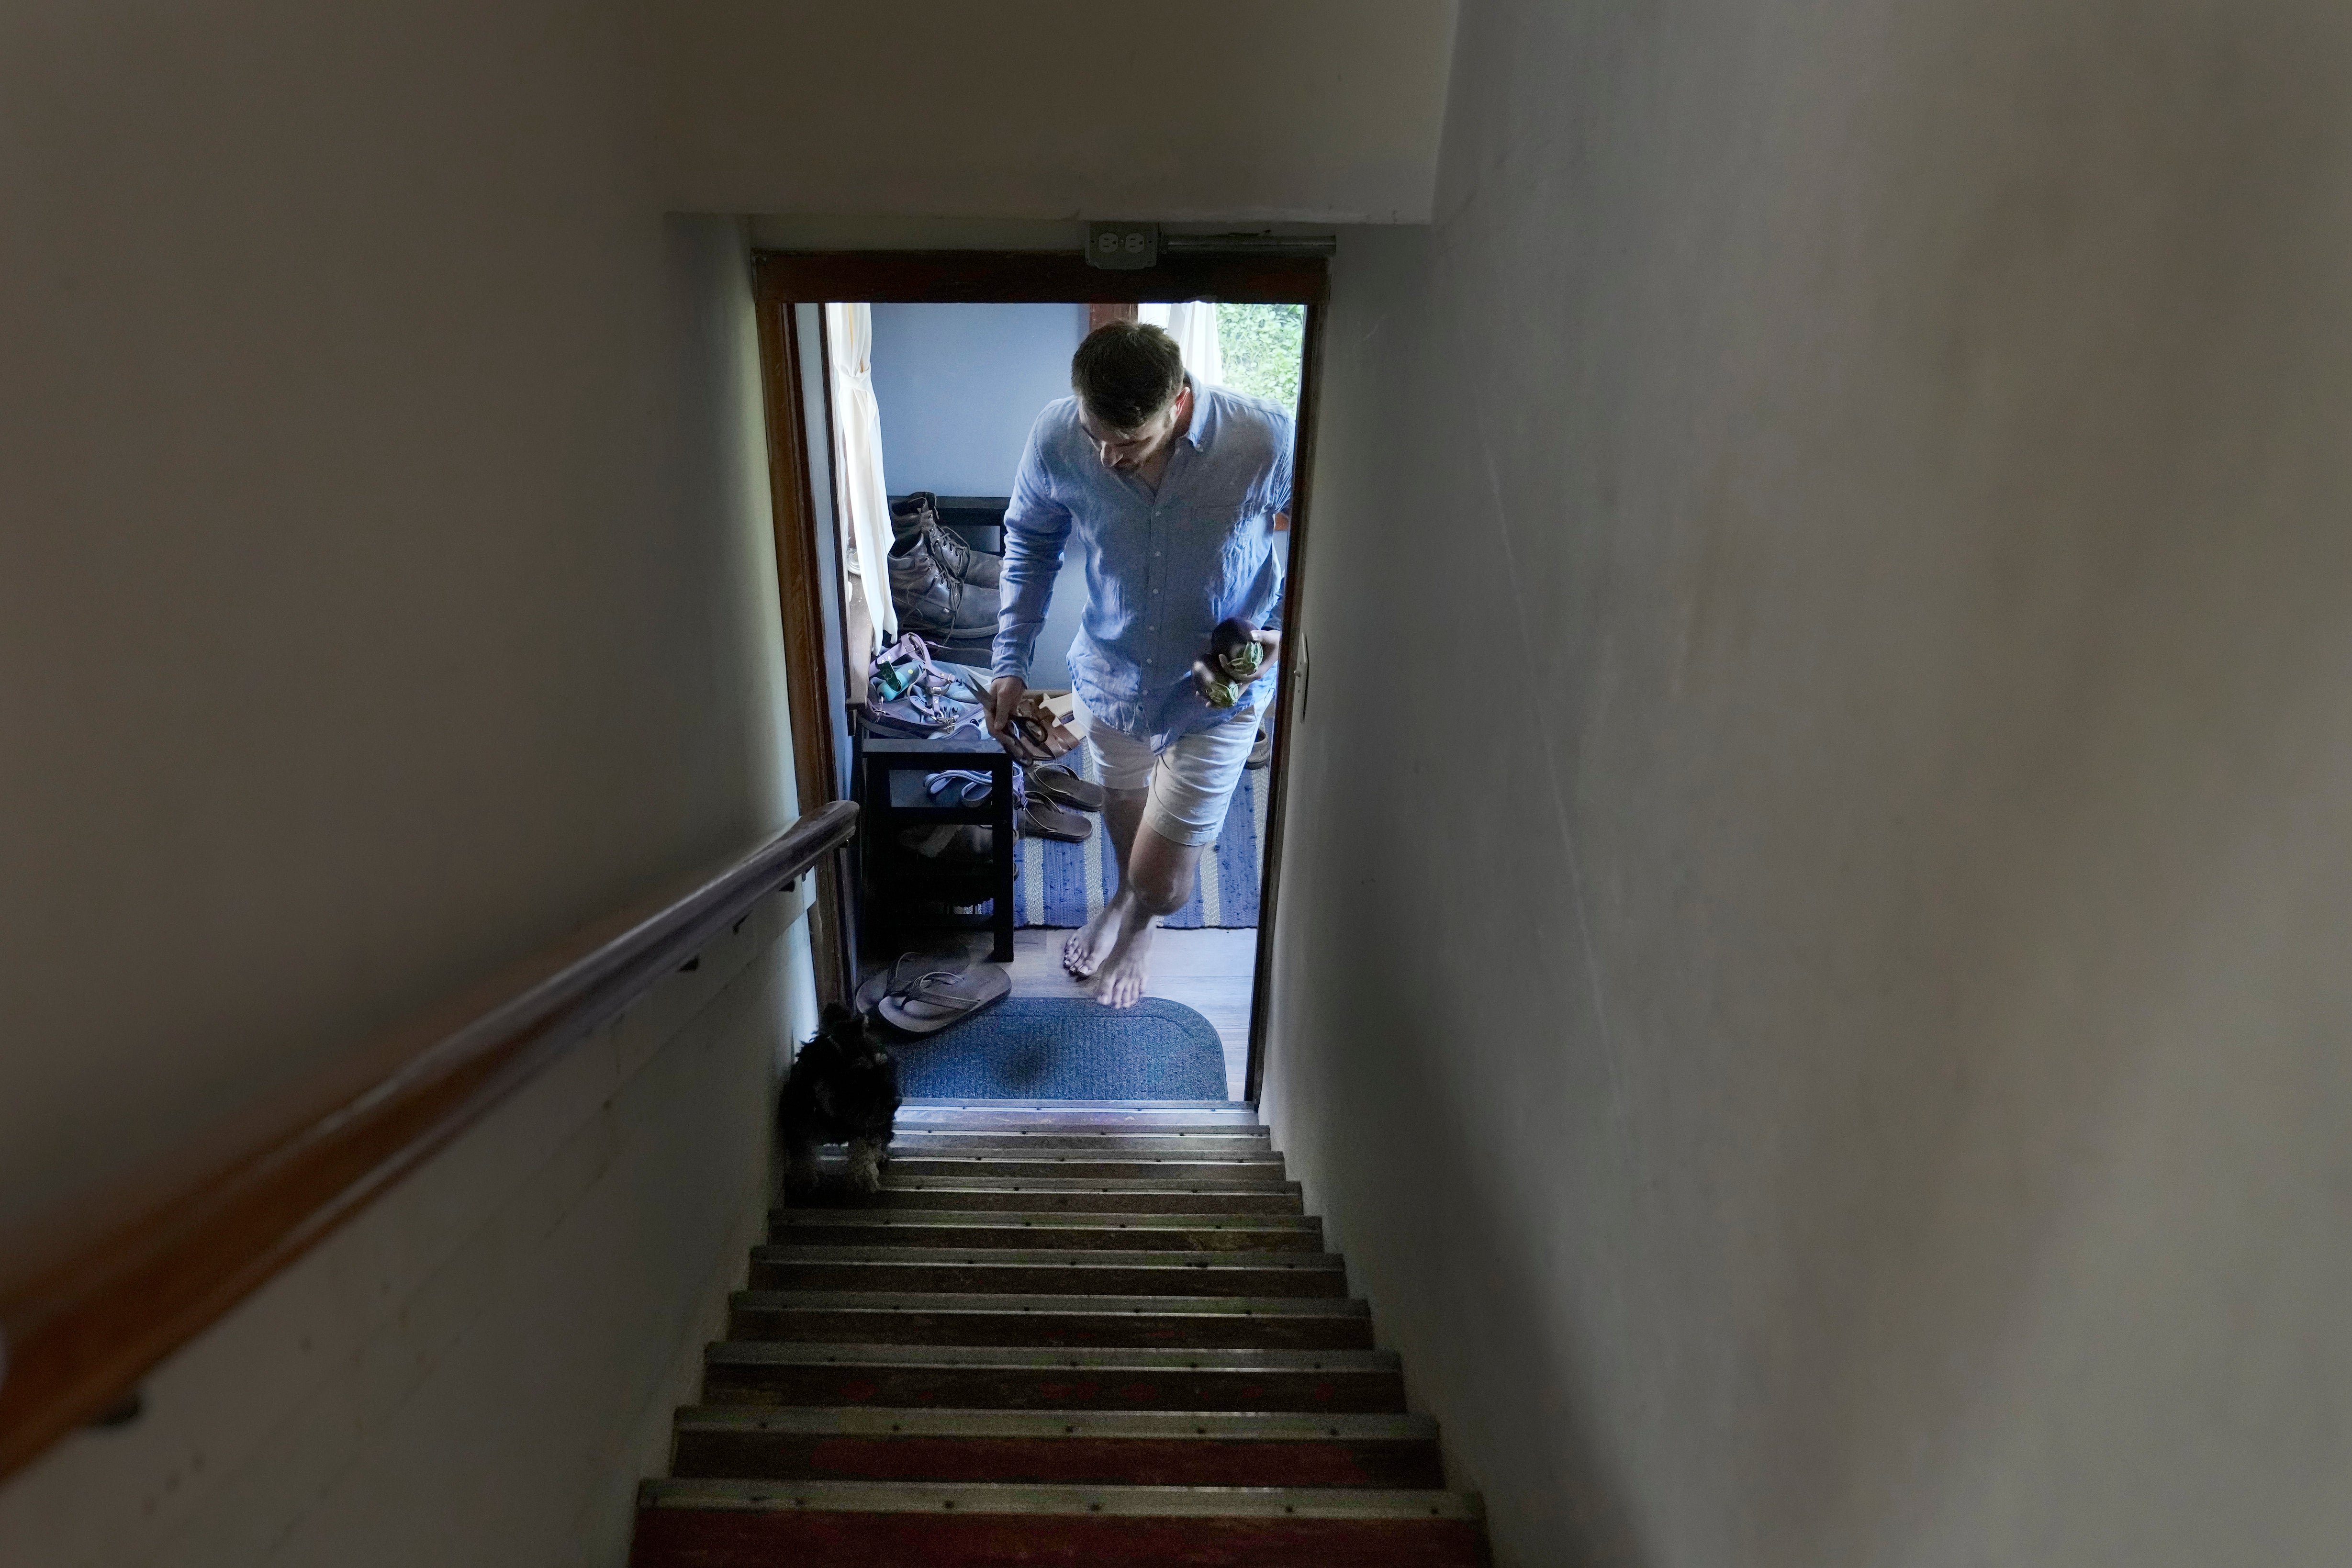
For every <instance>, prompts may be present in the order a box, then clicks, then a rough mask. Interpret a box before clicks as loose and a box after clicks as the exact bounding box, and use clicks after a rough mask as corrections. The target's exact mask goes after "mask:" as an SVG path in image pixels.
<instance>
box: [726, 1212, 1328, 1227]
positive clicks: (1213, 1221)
mask: <svg viewBox="0 0 2352 1568" xmlns="http://www.w3.org/2000/svg"><path fill="white" fill-rule="evenodd" d="M768 1217H769V1221H770V1223H771V1224H774V1225H787V1226H826V1225H892V1226H907V1227H913V1226H950V1225H953V1226H984V1227H993V1228H996V1229H1019V1228H1022V1227H1034V1228H1038V1229H1051V1230H1289V1231H1298V1230H1320V1229H1321V1228H1322V1226H1323V1222H1322V1221H1321V1220H1320V1219H1318V1218H1316V1217H1315V1216H1314V1215H1293V1214H1262V1215H1213V1214H1121V1215H1108V1214H1102V1215H1089V1214H1087V1213H1085V1212H1084V1211H1079V1212H1076V1213H1070V1212H1056V1211H1055V1210H1052V1209H866V1208H854V1209H853V1208H809V1209H776V1210H773V1211H772V1212H771V1213H770V1215H769V1216H768Z"/></svg>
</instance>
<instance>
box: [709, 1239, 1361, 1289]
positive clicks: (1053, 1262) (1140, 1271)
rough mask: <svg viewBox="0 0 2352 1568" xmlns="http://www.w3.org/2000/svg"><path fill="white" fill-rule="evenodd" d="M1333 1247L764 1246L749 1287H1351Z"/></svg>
mask: <svg viewBox="0 0 2352 1568" xmlns="http://www.w3.org/2000/svg"><path fill="white" fill-rule="evenodd" d="M1347 1280H1348V1276H1347V1268H1346V1266H1345V1263H1344V1262H1343V1260H1342V1259H1341V1258H1339V1255H1338V1254H1336V1253H1330V1252H1268V1253H1200V1252H1123V1253H1118V1254H1116V1255H1114V1256H1112V1257H1108V1258H1106V1257H1103V1256H1100V1255H1098V1254H1095V1253H1090V1252H1085V1251H1079V1250H1075V1249H1062V1248H1054V1249H1047V1250H1041V1251H1023V1250H1018V1249H1015V1248H1011V1247H1006V1248H1002V1249H998V1248H988V1249H984V1250H972V1251H964V1250H960V1249H952V1248H940V1247H754V1248H753V1249H752V1252H751V1285H752V1288H753V1289H762V1290H791V1289H802V1290H868V1289H871V1290H897V1291H914V1290H944V1291H952V1292H974V1291H998V1290H1002V1291H1008V1292H1011V1293H1013V1294H1016V1295H1035V1294H1038V1293H1040V1292H1046V1291H1055V1290H1062V1291H1081V1292H1083V1293H1086V1294H1088V1295H1096V1296H1108V1295H1128V1294H1134V1295H1144V1296H1175V1295H1188V1296H1189V1295H1205V1296H1296V1297H1307V1298H1322V1299H1328V1298H1330V1297H1335V1296H1345V1295H1346V1294H1347V1293H1348V1283H1347Z"/></svg>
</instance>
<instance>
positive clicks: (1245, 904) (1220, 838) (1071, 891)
mask: <svg viewBox="0 0 2352 1568" xmlns="http://www.w3.org/2000/svg"><path fill="white" fill-rule="evenodd" d="M1063 760H1064V761H1065V762H1066V763H1070V764H1071V765H1072V766H1074V767H1076V769H1077V770H1078V772H1079V773H1083V774H1084V775H1086V776H1087V778H1089V779H1093V780H1095V781H1096V782H1097V783H1099V782H1100V781H1101V778H1102V767H1101V764H1100V763H1098V762H1097V760H1096V758H1095V749H1094V748H1093V747H1092V746H1090V745H1085V746H1080V747H1079V748H1078V749H1077V750H1076V752H1072V753H1071V754H1070V755H1069V756H1067V757H1066V758H1064V759H1063ZM1265 780H1266V770H1265V769H1263V768H1249V769H1244V771H1243V773H1242V782H1241V783H1240V784H1237V785H1236V786H1234V799H1233V804H1232V805H1229V806H1227V807H1226V808H1225V826H1224V828H1223V831H1222V832H1220V833H1219V834H1218V835H1217V842H1216V844H1215V846H1214V847H1213V848H1212V849H1210V850H1209V851H1208V852H1206V853H1204V854H1203V855H1202V857H1201V874H1200V877H1199V879H1198V880H1196V881H1195V882H1194V883H1193V884H1192V898H1191V899H1190V900H1188V901H1187V902H1186V903H1185V905H1184V907H1183V908H1182V909H1181V910H1177V911H1176V912H1175V913H1174V914H1172V915H1170V916H1169V917H1168V918H1167V919H1166V920H1164V921H1160V924H1162V925H1163V926H1168V927H1171V928H1172V929H1174V930H1178V931H1196V930H1198V929H1200V928H1201V927H1202V926H1243V927H1248V926H1255V925H1256V924H1257V889H1258V867H1259V866H1260V865H1261V864H1262V863H1263V862H1264V859H1265V804H1266V802H1265ZM1117 891H1118V856H1116V855H1114V854H1113V853H1112V852H1111V847H1110V840H1109V839H1108V837H1106V836H1105V835H1104V833H1103V829H1102V823H1101V820H1100V818H1097V820H1096V824H1095V830H1094V832H1093V833H1092V834H1090V835H1089V836H1088V837H1087V841H1086V842H1085V843H1084V844H1067V843H1064V842H1063V841H1062V840H1060V839H1058V838H1024V839H1022V840H1021V869H1020V873H1019V876H1018V878H1017V879H1016V880H1015V882H1014V884H1013V924H1014V925H1017V926H1082V925H1084V924H1086V923H1087V921H1089V920H1091V919H1093V918H1094V916H1095V913H1096V912H1097V910H1100V909H1101V908H1102V907H1103V905H1104V903H1105V902H1107V901H1108V900H1109V899H1110V897H1111V895H1112V894H1114V893H1116V892H1117Z"/></svg>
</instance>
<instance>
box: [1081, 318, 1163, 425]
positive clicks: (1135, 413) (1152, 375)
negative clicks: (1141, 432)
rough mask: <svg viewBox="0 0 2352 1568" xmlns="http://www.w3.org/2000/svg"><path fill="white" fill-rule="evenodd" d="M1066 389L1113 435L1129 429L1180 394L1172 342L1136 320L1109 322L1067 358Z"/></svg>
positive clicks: (1158, 410) (1155, 328)
mask: <svg viewBox="0 0 2352 1568" xmlns="http://www.w3.org/2000/svg"><path fill="white" fill-rule="evenodd" d="M1070 390H1071V391H1073V392H1075V393H1076V394H1077V395H1078V402H1079V403H1080V404H1082V405H1084V406H1085V408H1086V411H1087V413H1089V414H1091V415H1093V416H1095V422H1096V423H1097V424H1098V425H1101V426H1105V427H1106V428H1108V429H1111V430H1121V431H1124V430H1132V429H1134V428H1135V427H1136V426H1139V425H1141V424H1143V423H1144V422H1145V421H1146V420H1148V419H1150V418H1151V417H1152V416H1154V415H1156V414H1158V413H1160V410H1162V409H1164V408H1166V407H1167V406H1168V405H1170V404H1171V403H1173V402H1175V401H1176V395H1177V394H1178V393H1180V392H1181V391H1183V390H1184V356H1183V355H1182V354H1181V353H1179V352H1177V348H1176V340H1175V339H1174V338H1171V337H1170V336H1169V335H1168V334H1167V333H1166V332H1164V331H1160V329H1159V328H1158V327H1152V326H1146V325H1144V324H1143V323H1142V322H1140V321H1112V322H1109V323H1108V324H1106V325H1104V326H1099V327H1097V328H1096V329H1095V330H1094V331H1091V332H1088V333H1087V340H1086V342H1082V343H1080V344H1079V345H1078V352H1077V353H1074V354H1072V355H1071V356H1070Z"/></svg>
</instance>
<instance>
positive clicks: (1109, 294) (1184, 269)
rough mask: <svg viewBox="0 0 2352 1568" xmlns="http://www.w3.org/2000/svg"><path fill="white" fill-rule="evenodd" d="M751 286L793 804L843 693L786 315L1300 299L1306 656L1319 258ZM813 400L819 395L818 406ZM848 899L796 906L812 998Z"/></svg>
mask: <svg viewBox="0 0 2352 1568" xmlns="http://www.w3.org/2000/svg"><path fill="white" fill-rule="evenodd" d="M752 261H753V279H754V284H753V292H754V294H755V296H756V298H757V300H758V303H759V314H760V369H761V380H762V382H763V383H764V385H765V391H766V402H767V425H768V471H769V476H770V485H771V489H772V492H773V497H774V504H775V520H776V576H777V588H778V592H779V595H780V597H781V599H782V610H783V632H784V663H785V669H786V679H785V691H786V695H787V700H788V702H789V704H790V709H791V717H792V729H793V763H794V766H795V767H796V769H797V770H798V773H799V775H800V796H801V809H802V810H803V812H807V811H812V810H814V809H816V807H818V806H821V805H824V802H825V800H826V799H827V798H829V797H830V795H831V793H832V791H833V789H834V787H835V786H834V781H835V778H836V777H838V774H837V773H836V772H835V757H834V752H833V720H834V716H835V710H836V707H837V705H838V704H840V703H842V702H845V701H846V700H848V694H847V693H845V692H844V693H835V692H832V691H830V690H828V689H827V685H828V682H827V680H826V673H827V667H826V662H825V659H824V643H823V637H824V616H823V613H822V600H821V598H820V597H819V595H820V594H821V593H822V591H823V590H822V586H821V584H819V582H818V580H817V579H818V573H817V563H818V561H819V560H820V559H822V557H821V555H820V553H819V551H818V545H817V540H816V538H815V529H816V507H815V504H814V489H813V484H814V479H813V477H812V471H811V468H810V466H809V453H808V445H807V436H806V432H807V429H808V419H807V410H806V408H805V406H804V405H803V391H802V387H801V383H800V352H799V333H798V327H797V322H796V321H795V319H794V312H793V306H795V305H806V304H815V305H823V304H829V303H839V302H862V303H867V304H922V303H937V304H990V305H1004V304H1084V305H1093V304H1140V303H1143V302H1145V301H1148V300H1218V301H1223V302H1225V303H1230V304H1263V305H1304V306H1306V307H1307V331H1306V342H1305V344H1304V356H1303V358H1304V363H1302V364H1301V365H1300V367H1299V384H1298V415H1297V426H1298V428H1297V447H1296V456H1295V458H1294V459H1293V461H1294V471H1293V474H1292V480H1291V485H1292V488H1291V502H1290V560H1289V565H1288V569H1287V572H1286V579H1285V584H1284V592H1283V616H1282V624H1283V631H1284V640H1285V642H1286V644H1288V645H1289V646H1290V647H1296V648H1302V649H1303V648H1304V647H1306V633H1307V607H1308V606H1307V594H1306V592H1305V589H1306V586H1307V572H1306V566H1307V540H1308V538H1309V535H1310V530H1309V527H1308V522H1309V518H1310V513H1311V510H1312V509H1311V507H1310V506H1309V504H1308V502H1309V494H1308V492H1309V490H1310V489H1311V488H1312V483H1313V476H1314V455H1315V424H1316V410H1317V406H1318V390H1319V384H1320V381H1321V370H1322V363H1323V317H1324V314H1325V311H1324V306H1325V305H1326V303H1327V302H1328V299H1329V297H1330V279H1329V269H1328V267H1327V265H1326V264H1325V262H1324V259H1323V258H1321V257H1320V256H1285V255H1275V256H1266V255H1243V254H1235V255H1217V254H1214V253H1209V254H1193V255H1186V256H1181V257H1171V258H1164V259H1162V260H1161V261H1160V264H1159V265H1158V266H1156V267H1150V268H1138V269H1135V270H1131V271H1129V270H1113V269H1109V268H1097V267H1092V266H1089V265H1087V260H1086V258H1085V257H1084V256H1083V255H1082V254H1080V253H1079V252H1076V251H1067V252H1060V251H1018V250H1014V251H1000V250H988V251H981V250H898V251H873V250H858V251H839V250H835V251H787V250H761V251H754V252H753V253H752ZM828 401H830V400H829V399H828ZM1305 662H1306V661H1305V660H1304V659H1303V658H1297V657H1292V658H1284V659H1283V660H1282V661H1281V663H1280V664H1279V666H1278V667H1277V673H1276V691H1275V726H1274V758H1273V763H1272V768H1271V771H1270V773H1269V774H1268V779H1269V782H1270V784H1271V785H1272V788H1273V799H1272V801H1271V802H1270V803H1269V805H1268V807H1267V812H1266V828H1265V863H1264V864H1263V866H1262V867H1261V868H1260V870H1259V894H1258V924H1257V964H1256V972H1255V974H1254V975H1253V977H1252V984H1251V993H1250V1030H1249V1067H1248V1071H1247V1076H1246V1079H1245V1085H1244V1091H1243V1092H1244V1096H1245V1098H1247V1099H1248V1100H1250V1101H1251V1102H1252V1103H1255V1101H1256V1100H1257V1098H1258V1092H1259V1089H1260V1087H1261V1086H1262V1084H1263V1083H1264V1081H1265V1040H1266V1032H1267V1028H1268V1026H1269V1025H1270V1023H1271V1017H1270V1015H1271V1013H1272V1010H1273V1009H1272V1005H1271V1004H1272V1000H1273V989H1272V986H1273V977H1274V962H1273V960H1274V932H1275V922H1276V918H1277V916H1278V911H1279V902H1278V900H1279V895H1280V891H1281V881H1282V847H1283V838H1284V834H1285V831H1286V825H1287V821H1288V817H1289V810H1288V806H1289V793H1290V790H1289V780H1290V766H1289V762H1290V738H1291V731H1293V729H1294V728H1295V727H1296V726H1295V723H1294V715H1295V712H1296V703H1297V689H1298V686H1299V672H1300V669H1301V668H1302V667H1303V666H1304V664H1305ZM847 894H848V889H846V888H845V887H844V886H842V885H840V884H839V883H838V882H835V881H831V880H821V881H820V884H819V887H818V899H817V903H816V905H815V907H814V909H813V910H812V911H811V917H810V918H811V925H810V931H809V936H810V941H811V943H812V945H813V946H814V947H815V949H816V971H817V984H818V988H819V991H820V993H821V994H825V997H826V999H827V1000H835V999H839V998H841V997H845V996H846V995H847V994H848V992H849V990H850V989H852V988H854V986H855V984H856V973H854V971H855V962H854V956H853V949H852V944H851V933H850V931H849V928H848V921H847V913H846V911H847V907H848V906H847V901H846V900H847Z"/></svg>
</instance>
